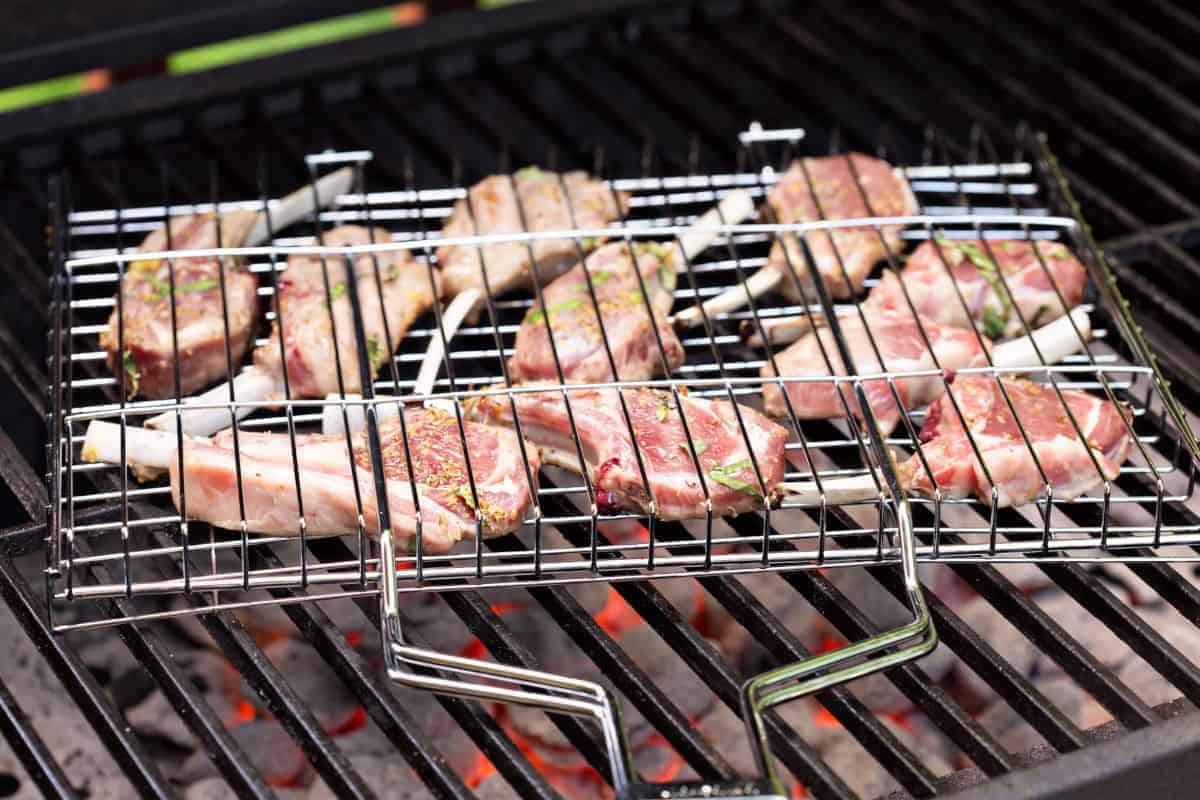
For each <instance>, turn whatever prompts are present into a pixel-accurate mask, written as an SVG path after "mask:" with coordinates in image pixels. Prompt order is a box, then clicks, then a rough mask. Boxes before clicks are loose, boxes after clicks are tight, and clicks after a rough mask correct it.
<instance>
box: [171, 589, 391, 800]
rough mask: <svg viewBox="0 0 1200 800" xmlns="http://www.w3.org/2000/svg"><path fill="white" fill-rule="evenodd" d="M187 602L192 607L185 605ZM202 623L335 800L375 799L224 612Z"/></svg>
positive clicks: (239, 626)
mask: <svg viewBox="0 0 1200 800" xmlns="http://www.w3.org/2000/svg"><path fill="white" fill-rule="evenodd" d="M189 602H195V601H192V600H189ZM200 621H201V623H202V624H203V625H204V627H205V629H206V630H207V631H208V633H209V635H211V636H212V637H213V639H214V640H215V641H216V643H217V646H218V647H219V648H220V649H221V652H222V653H223V654H224V655H225V657H226V658H228V659H229V660H230V661H231V662H232V663H233V665H234V667H235V668H236V669H237V671H238V672H239V673H240V674H241V675H242V676H244V677H245V678H246V680H247V682H249V684H250V685H251V686H252V687H253V688H254V690H255V691H256V692H258V694H259V695H260V696H261V697H262V698H263V699H264V700H265V701H266V702H267V704H268V706H269V707H270V708H272V709H273V710H275V711H276V712H277V713H278V716H279V721H280V723H281V724H282V725H283V727H284V729H285V730H287V732H288V733H289V734H290V735H291V737H292V738H293V739H294V740H295V741H296V743H297V744H298V745H299V746H300V748H301V749H302V750H303V751H304V753H305V755H307V756H308V759H309V761H311V762H312V764H313V766H314V767H315V768H316V770H317V772H318V773H319V774H320V775H321V777H322V778H323V779H324V780H325V783H326V784H327V785H328V786H329V788H330V789H332V790H333V792H334V793H335V794H336V795H337V796H338V797H354V798H364V800H365V799H366V798H373V797H375V793H374V792H372V791H371V789H370V788H369V787H368V786H367V784H366V783H365V782H364V781H363V778H362V776H361V775H359V774H358V772H356V771H355V769H354V767H353V766H352V765H351V764H350V762H349V760H347V758H346V756H345V755H344V754H343V753H342V752H341V750H339V749H338V747H337V745H336V744H334V743H333V741H332V740H331V739H330V738H329V735H328V734H326V733H325V731H324V730H322V728H321V723H320V722H318V721H317V718H316V717H315V716H313V714H312V712H311V711H309V709H308V706H307V704H306V703H305V702H304V701H303V700H302V699H301V698H300V697H299V696H298V695H297V694H296V693H295V691H294V690H293V689H292V688H291V686H290V685H289V684H288V682H287V679H286V678H284V676H283V674H282V673H280V672H279V670H278V669H277V668H276V667H275V665H274V664H272V663H271V662H270V660H269V659H268V658H267V656H266V654H265V653H263V651H262V649H261V648H259V646H258V645H257V644H256V643H255V642H254V637H252V636H251V635H250V633H249V632H248V631H247V630H246V629H245V628H244V627H242V624H241V623H240V622H238V621H237V619H236V618H234V617H232V615H230V614H228V613H227V612H221V613H218V614H205V615H202V616H201V617H200Z"/></svg>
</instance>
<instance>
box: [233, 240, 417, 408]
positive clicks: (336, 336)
mask: <svg viewBox="0 0 1200 800" xmlns="http://www.w3.org/2000/svg"><path fill="white" fill-rule="evenodd" d="M322 240H323V242H324V244H325V245H326V246H328V247H343V246H349V245H365V244H370V243H372V242H374V243H386V242H390V241H391V240H392V237H391V236H390V235H389V234H388V233H387V231H384V230H381V229H379V228H376V229H374V231H371V230H368V229H367V228H364V227H361V226H358V225H344V226H342V227H338V228H334V229H333V230H331V231H328V232H327V233H325V234H324V235H323V236H322ZM376 266H378V276H379V284H378V285H376V282H375V278H376ZM326 271H327V272H328V280H329V288H328V290H327V289H326V283H325V273H326ZM346 271H347V270H346V259H345V258H344V257H342V256H339V255H330V256H327V257H326V258H325V259H324V266H322V259H321V257H320V256H314V255H299V254H297V255H293V256H291V257H289V258H288V261H287V268H286V269H285V270H284V271H283V272H282V273H281V274H280V276H279V278H278V279H277V281H276V284H275V286H276V291H277V292H278V294H279V315H280V321H277V322H276V323H275V324H274V326H273V327H272V331H271V337H270V339H269V340H268V341H267V342H266V343H265V344H263V345H261V346H260V347H258V348H257V349H256V350H255V351H254V364H255V366H256V368H258V369H260V370H263V371H264V372H266V373H268V374H270V375H271V376H272V377H273V378H274V381H275V390H274V391H273V392H272V393H271V396H270V398H269V399H273V400H283V399H285V398H284V396H283V393H284V385H283V363H284V361H286V364H287V377H288V389H289V391H290V393H291V396H292V397H293V398H308V397H324V396H325V395H327V394H334V393H337V392H338V391H340V390H344V391H346V392H360V391H362V380H361V373H360V370H359V359H358V339H357V337H356V336H355V325H354V309H353V307H352V304H351V301H350V297H349V296H348V293H347V288H348V287H347V284H346ZM354 277H355V281H356V283H357V287H358V298H359V303H360V308H361V311H362V323H363V332H364V334H365V335H366V343H367V358H368V360H369V361H370V364H371V369H372V373H377V372H378V370H379V368H380V366H381V365H382V364H384V363H385V362H386V361H387V359H388V357H389V356H390V355H391V354H392V352H394V351H395V349H396V348H397V347H398V346H399V345H400V341H401V340H402V339H403V338H404V335H405V333H407V331H408V329H409V327H410V326H411V325H412V323H413V322H414V321H415V320H416V319H417V317H419V316H420V315H421V314H422V313H424V312H425V311H426V310H428V309H429V308H430V307H431V306H432V305H433V304H434V302H436V292H435V291H434V287H431V286H430V279H429V273H428V269H427V268H426V266H425V265H424V264H423V263H421V262H418V261H417V260H416V259H414V258H413V257H412V255H411V252H410V251H408V250H397V251H393V252H384V253H379V254H377V255H376V256H374V257H373V256H372V255H371V254H363V255H359V256H358V257H357V258H355V259H354ZM434 280H435V282H436V280H437V276H436V275H435V276H434ZM381 289H382V294H381V292H380V290H381ZM331 314H332V320H331ZM385 320H386V324H385ZM281 329H282V330H283V332H284V337H283V338H284V341H283V355H282V356H281V355H280V346H279V332H280V330H281ZM389 335H390V336H391V338H390V340H389V338H388V337H389ZM335 342H336V345H337V347H336V352H335V349H334V343H335ZM339 365H340V367H341V368H340V370H339V369H338V367H339ZM339 371H340V377H341V380H340V382H339Z"/></svg>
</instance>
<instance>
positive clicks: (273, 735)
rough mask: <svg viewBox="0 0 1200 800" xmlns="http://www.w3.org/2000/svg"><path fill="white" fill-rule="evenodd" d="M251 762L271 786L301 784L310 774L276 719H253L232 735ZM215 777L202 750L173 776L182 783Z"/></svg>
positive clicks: (194, 754)
mask: <svg viewBox="0 0 1200 800" xmlns="http://www.w3.org/2000/svg"><path fill="white" fill-rule="evenodd" d="M231 733H232V736H233V739H234V741H236V742H237V743H238V744H239V745H240V746H241V748H242V751H243V752H245V754H246V757H247V758H248V759H249V760H250V763H251V764H252V765H253V766H254V767H255V769H257V770H258V771H259V772H260V773H261V774H262V776H263V780H265V781H266V782H267V783H269V784H271V785H272V786H300V785H303V784H304V783H305V782H306V780H307V777H308V775H309V774H310V772H311V767H309V764H308V759H307V758H305V756H304V753H303V752H302V751H301V750H300V748H299V747H297V746H296V743H295V742H294V741H292V738H291V737H290V736H288V734H287V732H286V731H285V730H284V729H283V726H282V725H280V724H279V723H278V722H276V721H275V720H265V719H260V720H254V721H253V722H247V723H245V724H243V725H238V726H237V727H236V728H234V729H233V731H232V732H231ZM214 776H217V768H216V766H214V765H213V763H212V761H211V760H210V759H209V757H208V755H207V754H206V753H205V752H204V751H203V750H198V751H196V752H195V753H192V755H191V756H189V757H188V758H187V759H186V760H185V761H184V762H183V764H181V765H180V767H179V771H178V772H177V773H176V775H175V780H176V781H178V782H179V783H182V784H191V783H196V782H198V781H201V780H204V779H205V778H209V777H214Z"/></svg>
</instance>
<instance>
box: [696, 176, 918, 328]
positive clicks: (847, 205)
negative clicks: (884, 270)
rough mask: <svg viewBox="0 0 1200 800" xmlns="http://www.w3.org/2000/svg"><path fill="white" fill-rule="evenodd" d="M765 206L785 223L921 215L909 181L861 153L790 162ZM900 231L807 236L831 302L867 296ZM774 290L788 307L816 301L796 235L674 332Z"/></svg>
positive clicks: (781, 239) (784, 236)
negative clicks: (866, 285)
mask: <svg viewBox="0 0 1200 800" xmlns="http://www.w3.org/2000/svg"><path fill="white" fill-rule="evenodd" d="M864 196H865V198H866V201H864ZM767 202H768V203H769V204H770V209H771V213H770V214H768V215H766V217H767V221H768V222H775V223H780V224H793V223H807V222H820V221H822V220H826V221H836V220H847V219H857V218H862V217H888V216H901V215H909V214H915V213H917V211H918V208H919V207H918V205H917V201H916V198H915V197H914V196H913V193H912V188H911V187H910V186H909V184H908V180H907V179H905V178H904V177H903V176H902V175H900V174H899V173H898V172H897V171H896V170H894V169H893V168H892V166H891V165H890V164H888V163H887V162H886V161H883V160H881V159H878V158H872V157H871V156H866V155H863V154H862V153H849V154H845V155H837V156H826V157H824V158H806V159H802V160H797V161H794V162H792V165H791V167H790V168H789V169H788V170H787V171H786V172H784V173H783V174H782V175H780V176H779V181H778V182H777V183H776V184H775V186H774V187H772V188H771V190H770V192H769V193H768V194H767ZM903 228H904V226H903V225H884V226H881V227H880V228H879V229H878V230H877V229H876V227H875V226H871V225H869V226H866V227H853V228H834V229H830V230H813V231H808V232H807V233H805V234H804V240H805V242H806V243H807V244H808V248H809V252H810V253H812V256H813V261H814V263H815V264H816V267H817V272H818V273H819V274H820V275H821V280H822V282H823V283H824V284H825V286H826V288H827V289H828V290H829V293H830V295H832V296H833V297H834V298H839V299H845V298H850V297H853V296H854V295H856V294H857V293H858V292H859V291H861V290H862V287H863V282H864V281H865V280H866V278H867V275H868V274H869V273H870V272H871V269H872V268H873V267H874V266H875V265H876V264H877V263H879V262H880V261H882V260H884V259H885V258H887V256H888V253H889V252H891V253H899V251H900V249H901V240H900V232H901V231H902V230H903ZM839 256H840V260H839ZM843 267H844V269H843ZM771 291H779V292H781V293H782V294H783V295H784V296H785V297H786V298H787V299H788V301H789V302H791V303H815V302H816V301H817V294H816V292H815V286H814V284H813V281H812V275H811V273H810V271H809V268H808V262H807V261H806V260H805V258H804V253H803V251H802V250H801V248H800V240H799V239H798V238H797V237H796V235H795V234H794V233H781V234H779V235H778V236H777V237H776V239H775V242H774V244H773V245H772V246H771V251H770V253H769V255H768V256H767V264H766V266H764V267H763V268H762V269H760V270H759V271H758V272H756V273H755V274H753V275H751V276H750V277H749V278H747V279H746V281H745V282H744V283H740V284H738V285H737V286H732V287H730V288H729V289H726V290H725V291H724V292H721V293H720V294H719V295H717V296H715V297H710V298H709V299H708V300H705V301H704V303H703V304H702V306H693V307H692V308H688V309H685V310H684V311H681V312H680V313H678V314H676V315H675V320H674V322H675V327H676V328H677V329H678V328H687V327H692V326H695V325H699V324H700V323H701V322H702V320H703V319H704V316H705V315H708V316H713V315H716V314H721V313H728V312H730V311H734V310H736V309H738V308H741V307H742V306H744V305H745V304H746V302H747V300H746V298H747V295H749V296H750V297H759V296H761V295H763V294H766V293H768V292H771ZM701 308H703V309H704V311H703V312H702V311H701Z"/></svg>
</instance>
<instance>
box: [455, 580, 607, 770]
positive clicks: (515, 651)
mask: <svg viewBox="0 0 1200 800" xmlns="http://www.w3.org/2000/svg"><path fill="white" fill-rule="evenodd" d="M441 597H442V599H443V600H444V601H445V603H446V605H447V606H449V607H450V609H451V610H453V611H454V613H455V614H457V615H458V617H459V618H460V619H461V620H462V621H463V622H464V623H466V625H467V627H468V628H469V629H470V630H471V631H473V632H474V633H475V634H476V635H477V636H478V637H479V640H480V641H481V642H483V645H484V647H486V648H487V650H488V652H490V653H491V654H492V655H493V656H495V657H496V659H497V660H499V661H502V662H505V663H508V664H512V665H514V666H519V667H523V668H525V669H538V662H537V659H535V658H534V656H533V654H532V653H531V652H530V651H529V650H528V649H527V648H526V647H525V645H524V644H522V643H521V641H520V640H519V639H517V637H516V636H514V635H513V632H512V630H511V629H510V628H509V627H508V624H507V623H505V622H504V620H503V619H502V618H501V617H500V615H499V614H497V613H496V612H494V611H493V610H492V607H491V606H490V605H489V604H488V603H487V601H486V600H484V599H483V598H482V597H481V596H480V595H479V593H478V592H446V593H445V594H443V595H441ZM548 716H549V717H550V720H551V721H552V722H553V723H554V726H555V727H556V728H558V729H559V730H560V731H562V734H563V735H564V736H566V737H567V740H568V741H570V742H571V744H572V745H573V746H574V747H575V748H576V749H577V750H578V751H579V752H580V753H581V754H582V755H583V756H584V758H586V759H587V761H588V763H589V764H591V765H592V767H593V768H594V769H595V770H596V771H597V772H599V773H600V774H601V775H602V776H603V777H604V779H605V780H606V781H609V782H611V781H612V765H611V764H610V763H609V760H608V754H607V751H606V750H605V747H604V742H603V740H602V739H601V738H600V736H599V735H598V733H597V731H596V729H595V727H594V726H592V725H588V724H586V723H584V722H581V721H580V720H579V719H578V718H576V717H569V716H565V715H560V714H549V715H548Z"/></svg>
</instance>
